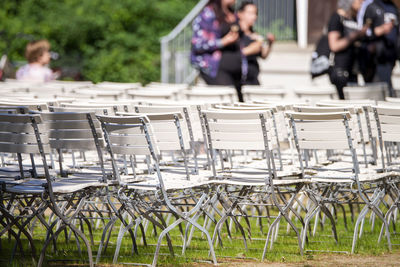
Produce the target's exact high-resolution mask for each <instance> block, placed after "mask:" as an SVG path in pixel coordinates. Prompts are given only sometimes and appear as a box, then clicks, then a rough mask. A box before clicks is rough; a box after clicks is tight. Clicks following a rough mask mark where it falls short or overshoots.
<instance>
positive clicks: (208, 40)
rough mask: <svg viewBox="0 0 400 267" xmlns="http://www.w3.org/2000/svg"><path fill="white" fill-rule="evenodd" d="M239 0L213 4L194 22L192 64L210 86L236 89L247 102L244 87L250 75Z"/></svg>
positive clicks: (219, 1)
mask: <svg viewBox="0 0 400 267" xmlns="http://www.w3.org/2000/svg"><path fill="white" fill-rule="evenodd" d="M234 5H235V0H210V1H209V3H208V5H207V6H206V7H205V8H204V9H203V11H202V12H201V13H200V14H199V16H198V17H197V18H196V19H195V20H194V21H193V37H192V53H191V61H192V64H193V65H194V66H195V67H196V68H197V69H199V71H200V75H201V77H202V78H203V79H204V80H205V82H206V83H207V84H210V85H233V86H234V87H235V88H236V91H237V93H238V97H239V101H243V98H242V94H241V84H242V81H243V77H246V74H247V60H246V57H245V56H244V55H243V53H242V47H241V44H240V35H241V32H239V26H238V19H237V17H236V15H235V13H234V9H233V7H234Z"/></svg>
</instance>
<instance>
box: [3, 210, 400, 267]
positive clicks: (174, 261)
mask: <svg viewBox="0 0 400 267" xmlns="http://www.w3.org/2000/svg"><path fill="white" fill-rule="evenodd" d="M347 217H348V229H349V230H348V231H346V229H345V227H344V220H343V215H342V214H341V213H339V214H338V221H337V230H338V237H339V242H338V243H337V244H336V242H335V241H334V239H333V236H332V231H331V227H330V223H329V222H328V220H327V221H326V223H325V226H324V229H323V230H322V229H321V226H319V227H318V230H317V234H316V236H314V237H311V238H310V240H309V241H310V242H309V243H308V244H307V245H306V248H305V250H306V251H305V254H304V256H300V253H299V249H298V246H297V238H296V235H295V233H294V232H293V231H290V232H289V233H287V232H286V226H287V224H286V222H285V221H284V220H282V221H281V224H280V228H279V235H278V239H277V241H276V242H275V243H274V247H273V249H272V250H269V251H268V252H267V256H266V261H270V262H282V261H284V262H302V261H305V260H307V259H312V258H313V257H314V255H318V254H320V253H327V252H325V251H337V252H336V253H342V252H343V253H345V252H347V253H350V250H351V243H352V231H353V228H354V224H353V223H352V222H351V220H350V216H349V213H348V214H347ZM368 218H369V217H368ZM199 221H200V222H202V220H199ZM250 222H251V225H252V227H251V230H252V232H251V236H252V240H248V243H247V244H248V250H247V251H246V250H245V248H244V244H243V239H242V238H241V235H240V233H239V231H237V230H235V227H233V231H232V234H233V238H232V239H229V238H228V235H227V231H226V228H225V227H224V228H223V232H222V236H223V245H224V247H223V248H222V247H220V246H218V247H216V255H217V259H218V261H219V262H222V263H227V262H229V261H231V260H234V259H245V260H248V261H260V260H261V255H262V251H263V248H264V244H265V239H266V233H267V231H268V227H269V224H268V220H267V219H263V230H264V234H262V233H261V231H260V229H259V226H258V225H257V222H256V219H255V218H251V219H250ZM241 224H242V225H243V226H244V227H245V226H246V224H245V222H244V220H243V219H242V220H241ZM296 224H297V225H298V226H300V223H299V222H296ZM313 225H314V223H313V222H312V223H311V226H313ZM39 226H40V225H38V227H36V228H35V231H34V239H35V244H36V247H37V250H40V249H41V247H42V244H43V243H44V238H45V231H44V230H43V228H42V227H39ZM380 226H381V222H379V221H378V220H376V223H375V227H374V229H371V224H370V223H369V220H366V222H365V226H364V227H365V228H364V229H365V230H364V233H363V236H362V237H361V239H359V240H358V243H357V248H356V252H357V254H361V255H381V254H382V253H385V252H388V248H387V242H386V239H383V240H382V242H380V243H378V242H377V241H378V235H379V231H380ZM397 227H400V225H397ZM118 229H119V223H118V225H117V226H116V227H115V228H114V230H113V232H112V237H111V243H110V244H109V246H108V249H107V251H106V253H104V254H103V256H102V258H101V261H100V263H101V265H106V266H107V265H108V266H109V265H111V263H112V258H113V254H114V250H115V243H116V238H117V235H118ZM102 230H103V226H102V227H100V229H97V230H96V231H95V233H94V240H95V246H94V247H93V256H94V257H95V256H96V254H97V249H98V244H99V241H100V239H101V234H102ZM391 232H392V233H393V228H391ZM158 233H160V232H158ZM210 233H211V234H212V229H210ZM391 237H392V243H394V244H396V243H400V242H399V240H398V239H399V238H398V236H397V235H395V234H392V236H391ZM146 238H147V242H148V244H149V245H148V246H147V247H146V246H143V245H142V244H141V235H140V231H139V236H138V240H137V243H138V245H139V248H138V249H139V254H138V255H137V254H132V253H131V251H132V242H131V240H130V237H129V234H126V235H125V237H124V240H123V244H122V247H121V251H120V257H119V262H120V263H146V264H150V263H151V262H152V259H153V254H154V251H155V244H156V243H157V237H156V236H155V235H154V234H153V233H152V227H150V226H149V228H148V231H147V234H146ZM171 238H172V242H173V245H174V252H175V257H172V256H170V254H169V250H168V247H167V246H166V242H165V240H164V242H163V246H162V248H161V252H160V257H159V259H158V264H159V265H160V266H177V265H179V266H190V265H191V264H192V263H193V262H203V261H208V262H209V261H210V258H209V257H208V244H207V241H206V238H205V237H203V236H202V235H201V233H200V232H199V231H195V235H194V238H193V240H192V243H191V245H190V247H189V248H188V249H187V251H186V253H185V255H182V253H181V246H182V239H181V236H180V232H179V230H178V228H176V229H174V230H173V231H172V232H171ZM1 243H2V250H1V251H0V265H1V266H8V265H10V266H32V265H33V262H32V260H31V257H30V250H29V248H28V242H27V241H26V240H24V242H23V243H24V252H25V254H24V255H22V254H21V253H20V252H19V251H18V252H17V254H16V256H15V258H14V259H13V262H12V263H10V255H11V253H12V249H13V246H14V243H15V242H14V239H13V238H11V239H8V238H7V237H6V236H3V237H2V240H1ZM57 245H58V250H57V252H54V251H53V249H52V247H49V248H48V249H47V254H46V259H45V265H50V266H63V265H68V264H70V265H73V264H79V265H82V264H87V254H86V251H85V250H83V252H82V256H80V255H79V253H78V251H77V248H76V242H75V239H74V238H73V237H72V238H71V240H70V241H69V242H68V243H66V242H65V238H64V235H60V237H59V239H58V241H57ZM81 246H82V247H84V246H83V244H81ZM393 251H394V252H398V251H400V249H399V246H396V245H394V246H393ZM38 252H39V251H38Z"/></svg>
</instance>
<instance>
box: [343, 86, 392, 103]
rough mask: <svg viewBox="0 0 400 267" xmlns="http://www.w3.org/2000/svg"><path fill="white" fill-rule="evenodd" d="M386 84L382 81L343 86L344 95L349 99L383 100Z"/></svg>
mask: <svg viewBox="0 0 400 267" xmlns="http://www.w3.org/2000/svg"><path fill="white" fill-rule="evenodd" d="M386 90H387V86H384V85H383V84H382V83H377V84H367V85H365V86H346V87H344V88H343V93H344V97H345V98H346V99H349V100H356V99H372V100H384V99H385V95H386Z"/></svg>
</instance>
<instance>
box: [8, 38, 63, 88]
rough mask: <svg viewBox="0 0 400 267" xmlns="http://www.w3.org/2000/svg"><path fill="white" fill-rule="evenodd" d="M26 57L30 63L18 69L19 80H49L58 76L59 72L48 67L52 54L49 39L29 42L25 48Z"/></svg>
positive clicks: (17, 76)
mask: <svg viewBox="0 0 400 267" xmlns="http://www.w3.org/2000/svg"><path fill="white" fill-rule="evenodd" d="M25 57H26V59H27V61H28V64H26V65H24V66H22V67H20V68H19V69H18V71H17V73H16V78H17V80H23V81H32V82H48V81H52V80H54V79H56V78H57V77H58V73H54V72H53V71H52V70H51V69H50V68H49V67H48V64H49V63H50V59H51V56H50V43H49V42H48V41H47V40H39V41H32V42H29V43H28V44H27V46H26V49H25Z"/></svg>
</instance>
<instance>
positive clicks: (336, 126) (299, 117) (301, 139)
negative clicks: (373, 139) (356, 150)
mask: <svg viewBox="0 0 400 267" xmlns="http://www.w3.org/2000/svg"><path fill="white" fill-rule="evenodd" d="M287 115H288V117H289V118H290V119H291V122H292V125H293V126H294V127H295V129H296V131H295V134H296V136H297V139H298V144H299V148H300V149H323V150H326V149H339V150H345V149H349V143H348V138H347V132H346V127H345V123H344V120H345V119H346V120H347V121H348V120H350V118H351V115H350V113H349V112H336V113H299V112H287ZM348 125H349V127H351V125H350V124H348ZM348 134H350V135H351V134H352V131H351V129H349V133H348ZM351 136H352V135H351ZM353 145H355V142H354V141H353Z"/></svg>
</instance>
